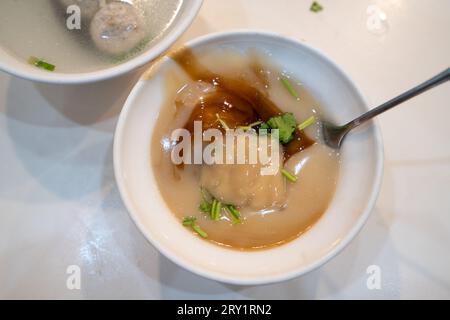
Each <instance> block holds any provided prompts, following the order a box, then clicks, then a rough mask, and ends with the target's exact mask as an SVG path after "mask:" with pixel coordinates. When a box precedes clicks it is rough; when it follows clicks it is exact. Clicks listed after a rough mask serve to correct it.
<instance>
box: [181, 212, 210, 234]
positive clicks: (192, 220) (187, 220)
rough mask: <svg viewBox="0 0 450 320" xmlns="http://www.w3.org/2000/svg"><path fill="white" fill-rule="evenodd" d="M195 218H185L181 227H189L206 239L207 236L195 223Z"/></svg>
mask: <svg viewBox="0 0 450 320" xmlns="http://www.w3.org/2000/svg"><path fill="white" fill-rule="evenodd" d="M196 221H197V218H195V217H185V218H184V219H183V226H185V227H191V228H192V230H194V231H195V232H196V233H197V234H198V235H199V236H200V237H202V238H208V234H207V233H206V232H205V231H203V230H202V228H200V226H199V225H198V224H197V223H196Z"/></svg>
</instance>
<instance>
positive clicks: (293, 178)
mask: <svg viewBox="0 0 450 320" xmlns="http://www.w3.org/2000/svg"><path fill="white" fill-rule="evenodd" d="M281 173H282V174H283V176H285V177H286V178H287V179H288V180H289V181H290V182H296V181H297V179H298V178H297V176H295V175H293V174H292V173H290V172H289V171H287V170H286V169H282V170H281Z"/></svg>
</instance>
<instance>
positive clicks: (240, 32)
mask: <svg viewBox="0 0 450 320" xmlns="http://www.w3.org/2000/svg"><path fill="white" fill-rule="evenodd" d="M242 36H247V37H248V36H255V37H267V38H272V39H275V40H276V41H280V40H281V41H284V42H288V43H290V44H293V45H296V46H298V45H301V46H303V48H304V49H306V50H309V51H310V52H311V53H313V54H315V55H317V56H319V58H321V59H323V60H324V61H326V62H327V63H329V64H330V66H331V67H333V68H334V69H335V71H337V72H338V73H339V75H340V76H341V77H342V79H343V80H345V81H346V82H347V84H348V85H349V87H350V88H351V89H352V90H353V91H354V92H355V93H356V94H357V95H358V97H360V99H361V100H362V101H363V103H364V106H363V107H364V109H366V110H369V105H368V103H367V100H366V98H365V97H364V96H363V94H362V93H361V91H360V90H359V88H358V87H357V86H356V85H355V83H354V82H353V81H352V79H351V78H350V76H349V75H348V74H347V73H346V72H344V71H343V70H342V69H341V68H340V67H339V66H338V65H337V64H336V63H335V62H334V61H333V60H331V59H330V58H328V57H327V56H326V55H324V54H323V53H322V52H321V51H320V50H318V49H316V48H313V47H311V46H309V45H307V44H305V43H303V42H300V41H299V40H296V39H294V38H291V37H288V36H284V35H280V34H277V33H275V32H270V31H265V30H253V29H235V30H230V31H225V32H217V33H211V34H207V35H203V36H200V37H197V38H194V39H192V40H190V41H188V42H187V43H185V44H184V47H189V48H195V47H197V46H201V45H203V44H205V43H206V44H207V43H208V42H209V41H211V40H214V39H220V38H229V37H242ZM143 84H144V83H143V81H142V79H140V80H139V81H138V82H137V83H136V85H135V87H134V88H133V89H132V91H131V93H130V95H129V96H128V98H127V100H126V102H125V104H124V106H123V108H122V111H121V113H120V115H119V119H118V122H117V126H116V130H115V136H114V143H113V160H114V175H115V179H116V183H117V185H118V189H119V193H120V195H121V197H122V200H123V202H124V204H125V207H126V209H127V211H128V214H129V215H130V217H131V219H132V220H133V221H134V223H135V224H136V226H137V227H138V229H139V231H140V232H141V233H142V234H143V235H144V237H145V238H146V239H147V240H148V241H149V242H150V243H151V244H152V245H153V246H154V247H155V248H156V249H157V250H158V251H159V252H160V253H162V254H163V255H164V256H165V257H166V258H168V259H169V260H171V261H172V262H174V263H175V264H177V265H178V266H181V267H182V268H184V269H185V270H188V271H190V272H192V273H194V274H196V275H199V276H202V277H205V278H207V279H210V280H215V281H219V282H222V283H228V284H232V285H244V286H249V285H264V284H271V283H277V282H283V281H287V280H291V279H293V278H296V277H299V276H302V275H304V274H307V273H309V272H311V271H313V270H315V269H317V268H319V267H320V266H322V265H324V264H325V263H327V262H328V261H329V260H331V259H332V258H333V257H335V256H336V255H337V254H339V253H340V252H342V250H343V249H344V248H345V247H347V245H348V244H349V243H350V242H351V241H352V240H353V239H354V238H355V237H356V235H357V234H358V233H359V232H360V231H361V229H362V228H363V226H364V225H365V223H366V222H367V220H368V218H369V216H370V213H371V212H372V210H373V208H374V206H375V203H376V201H377V198H378V195H379V192H380V189H381V183H382V178H383V168H384V150H383V140H382V135H381V132H380V130H379V125H378V120H377V119H374V120H372V126H373V137H374V141H375V146H376V149H375V153H376V154H375V156H376V161H375V163H376V168H375V174H374V177H375V178H374V182H373V184H372V187H371V190H372V191H371V194H370V198H369V200H368V201H367V204H366V206H365V207H364V209H363V210H362V211H361V214H360V216H359V218H358V220H357V221H356V223H355V224H354V225H353V226H352V228H351V229H350V231H349V232H348V233H347V234H346V235H345V236H344V237H343V238H342V240H341V241H340V242H339V244H337V245H336V246H335V247H333V249H331V250H330V251H329V252H328V253H327V254H326V255H323V256H322V257H321V258H319V259H317V260H316V261H315V262H313V263H311V264H309V265H307V266H306V267H304V268H301V269H299V270H294V271H290V272H281V273H278V274H275V275H273V276H267V277H261V278H257V279H241V278H239V279H238V278H236V277H232V276H228V275H224V274H222V273H220V272H215V271H212V270H208V269H206V268H202V267H198V266H194V265H192V264H190V263H189V261H188V260H186V261H185V260H183V259H180V258H179V257H177V256H176V255H175V254H173V253H172V252H170V250H169V249H166V248H165V247H164V246H163V245H161V244H160V243H159V241H158V240H156V239H154V238H153V236H152V235H151V234H150V233H149V232H147V231H146V229H145V228H144V226H143V225H142V224H141V223H140V222H139V221H138V218H137V216H136V215H135V213H134V212H133V210H132V208H133V206H132V201H131V199H130V198H129V196H128V194H127V192H126V190H125V182H124V179H123V176H122V175H121V171H120V169H121V167H122V159H121V156H120V151H121V150H120V149H121V145H122V138H123V136H124V135H123V131H124V128H125V125H126V122H127V119H128V114H129V112H130V110H131V108H132V105H133V101H134V100H135V97H136V96H137V94H138V93H139V90H140V88H141V86H142V85H143Z"/></svg>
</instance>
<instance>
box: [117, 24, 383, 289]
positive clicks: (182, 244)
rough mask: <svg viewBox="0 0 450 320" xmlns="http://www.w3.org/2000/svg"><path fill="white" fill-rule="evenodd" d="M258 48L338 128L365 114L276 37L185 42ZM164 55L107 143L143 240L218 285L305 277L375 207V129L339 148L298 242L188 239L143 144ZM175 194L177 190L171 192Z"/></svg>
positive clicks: (352, 90) (341, 84) (320, 58)
mask: <svg viewBox="0 0 450 320" xmlns="http://www.w3.org/2000/svg"><path fill="white" fill-rule="evenodd" d="M187 46H188V47H190V48H192V49H193V50H194V51H195V50H199V49H204V48H207V47H233V48H236V49H237V50H246V49H248V48H258V49H260V50H263V51H267V52H270V53H271V54H272V60H273V61H274V62H275V63H277V64H278V65H280V66H282V67H283V68H284V69H286V70H289V71H290V72H292V73H293V74H294V75H296V77H298V78H299V80H300V81H301V82H302V83H303V85H305V86H306V87H308V88H309V89H310V91H312V93H313V95H314V96H315V97H316V98H317V99H318V100H319V102H320V103H321V104H322V106H323V109H324V112H325V113H326V114H328V115H329V116H330V118H331V119H333V120H334V121H336V122H337V123H343V122H345V121H346V120H349V119H352V118H353V117H355V116H356V115H359V114H361V113H363V112H365V111H367V110H368V108H367V105H366V103H365V101H364V99H363V97H362V95H361V93H360V92H359V90H358V89H357V88H356V87H355V85H354V84H353V82H352V81H351V80H350V79H349V77H348V76H347V75H346V74H345V73H344V72H343V71H342V70H341V69H340V68H339V67H338V66H337V65H335V64H334V63H333V62H331V61H330V60H329V59H328V58H326V57H325V56H324V55H323V54H321V53H320V52H318V51H317V50H315V49H312V48H310V47H308V46H306V45H305V44H302V43H299V42H297V41H294V40H291V39H287V38H284V37H281V36H278V35H275V34H269V33H261V32H250V31H238V32H229V33H221V34H213V35H208V36H205V37H202V38H199V39H196V40H193V41H191V42H190V43H188V44H187ZM173 64H174V62H173V61H172V60H171V59H170V58H168V57H165V58H163V59H162V61H160V62H159V63H158V64H157V65H156V66H154V68H153V70H152V76H151V77H150V78H149V79H147V80H141V81H139V82H138V83H137V85H136V87H135V88H134V90H133V91H132V93H131V95H130V96H129V98H128V100H127V102H126V104H125V106H124V108H123V110H122V113H121V115H120V119H119V123H118V126H117V131H116V136H115V141H114V169H115V175H116V180H117V183H118V186H119V189H120V193H121V195H122V198H123V201H124V202H125V205H126V207H127V209H128V211H129V212H130V214H131V217H132V218H133V220H134V221H135V223H136V224H137V226H138V227H139V229H140V230H141V231H142V233H143V234H144V235H145V236H146V237H147V239H148V240H149V241H150V242H151V243H152V244H153V245H154V246H155V247H156V248H158V250H159V251H160V252H161V253H162V254H164V255H165V256H166V257H168V258H169V259H171V260H172V261H174V262H175V263H177V264H178V265H180V266H182V267H184V268H186V269H188V270H190V271H192V272H194V273H196V274H199V275H202V276H204V277H207V278H211V279H215V280H218V281H222V282H227V283H233V284H239V285H254V284H263V283H270V282H276V281H282V280H287V279H290V278H293V277H296V276H299V275H302V274H305V273H307V272H309V271H311V270H313V269H315V268H317V267H319V266H320V265H322V264H324V263H325V262H326V261H328V260H329V259H330V258H332V257H333V256H335V255H336V254H337V253H338V252H339V251H341V250H342V249H343V248H344V247H345V246H346V245H347V244H348V243H349V242H350V241H351V240H352V239H353V238H354V237H355V235H356V234H357V232H358V231H359V230H360V229H361V227H362V226H363V224H364V222H365V221H366V219H367V217H368V216H369V213H370V211H371V209H372V207H373V206H374V204H375V201H376V198H377V195H378V191H379V188H380V182H381V176H382V170H383V155H382V154H383V149H382V141H381V137H380V134H379V131H378V129H377V128H376V126H375V125H374V124H371V125H367V126H364V127H362V128H360V129H358V130H356V131H355V132H352V133H351V134H350V135H349V136H348V137H347V139H346V141H345V143H344V145H343V148H342V150H341V151H342V165H341V170H340V177H339V181H338V185H337V191H336V194H335V196H334V198H333V201H332V203H331V205H330V207H329V209H328V210H327V211H326V213H325V214H324V215H323V217H322V218H321V219H320V220H319V221H318V222H317V223H316V224H315V225H314V226H313V227H312V228H311V229H310V230H309V231H308V232H306V233H305V234H304V235H302V236H301V237H299V238H298V239H296V240H294V241H292V242H290V243H287V244H284V245H282V246H279V247H275V248H272V249H267V250H261V251H254V252H251V251H250V252H249V251H244V252H242V251H235V250H230V249H226V248H222V247H219V246H217V245H214V244H211V243H209V242H208V241H205V240H202V239H200V238H199V237H195V236H193V235H192V233H191V232H190V231H189V230H187V229H186V228H184V227H183V226H182V225H181V223H180V221H179V220H178V219H177V218H175V216H174V215H173V214H172V213H171V212H170V211H169V209H168V207H167V206H166V204H165V202H164V200H163V198H162V197H161V195H160V192H159V191H158V187H157V183H156V180H155V177H154V175H153V172H152V168H151V166H150V156H151V155H150V141H151V136H152V128H153V126H154V124H155V122H156V120H157V117H158V113H159V110H160V108H161V106H162V103H163V98H164V90H163V88H164V74H165V72H164V70H166V69H167V68H169V67H171V66H172V65H173ZM174 192H182V191H177V190H176V187H174Z"/></svg>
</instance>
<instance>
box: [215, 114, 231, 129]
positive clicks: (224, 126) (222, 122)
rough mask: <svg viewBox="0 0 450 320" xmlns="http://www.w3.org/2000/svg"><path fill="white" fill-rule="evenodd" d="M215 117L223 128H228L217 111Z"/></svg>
mask: <svg viewBox="0 0 450 320" xmlns="http://www.w3.org/2000/svg"><path fill="white" fill-rule="evenodd" d="M216 117H217V121H219V122H220V124H221V125H222V127H223V128H224V129H225V130H230V127H229V126H228V125H227V123H226V122H225V121H223V120H222V119H221V118H220V116H219V114H218V113H216Z"/></svg>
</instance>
